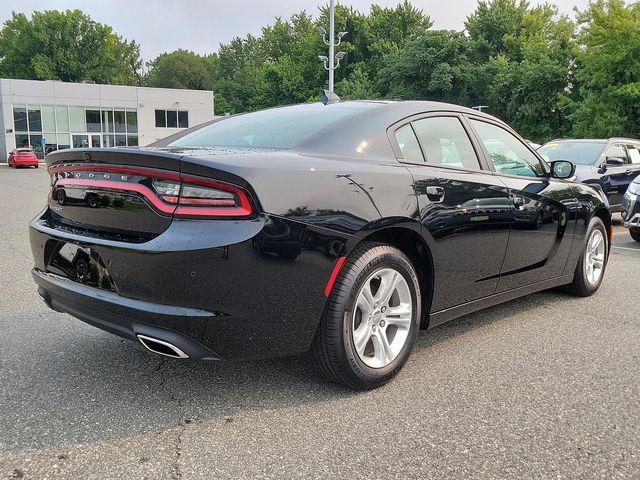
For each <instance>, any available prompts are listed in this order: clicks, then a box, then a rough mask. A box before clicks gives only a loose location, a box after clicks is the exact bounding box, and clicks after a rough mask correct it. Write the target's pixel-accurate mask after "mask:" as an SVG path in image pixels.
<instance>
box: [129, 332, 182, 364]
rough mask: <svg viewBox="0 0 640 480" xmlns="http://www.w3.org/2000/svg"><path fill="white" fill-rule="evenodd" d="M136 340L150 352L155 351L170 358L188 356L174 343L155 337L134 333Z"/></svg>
mask: <svg viewBox="0 0 640 480" xmlns="http://www.w3.org/2000/svg"><path fill="white" fill-rule="evenodd" d="M136 336H137V337H138V340H139V341H140V343H141V344H142V345H144V347H145V348H146V349H147V350H149V351H150V352H153V353H157V354H158V355H164V356H165V357H171V358H189V355H187V354H186V353H184V352H183V351H182V350H180V349H179V348H178V347H176V346H175V345H172V344H171V343H169V342H165V341H164V340H158V339H157V338H153V337H147V336H146V335H136Z"/></svg>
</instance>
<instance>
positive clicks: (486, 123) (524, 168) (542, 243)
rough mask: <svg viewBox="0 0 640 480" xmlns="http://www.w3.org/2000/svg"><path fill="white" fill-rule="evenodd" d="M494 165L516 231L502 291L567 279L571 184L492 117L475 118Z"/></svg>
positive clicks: (572, 204) (573, 215)
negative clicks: (557, 177)
mask: <svg viewBox="0 0 640 480" xmlns="http://www.w3.org/2000/svg"><path fill="white" fill-rule="evenodd" d="M469 123H470V125H471V127H472V128H473V130H474V131H475V132H476V135H477V137H478V139H479V140H480V141H481V142H482V144H483V145H484V149H485V155H486V157H487V159H488V160H489V162H490V167H491V168H492V169H493V170H494V171H495V173H496V176H497V177H499V178H500V180H502V181H503V182H504V183H505V184H506V185H507V186H508V187H509V195H510V204H509V211H510V216H511V232H510V235H509V247H508V248H507V254H506V256H505V259H504V264H503V267H502V271H501V272H500V283H499V285H498V290H497V293H500V292H505V291H508V290H512V289H515V288H519V287H524V286H527V285H531V284H534V283H537V282H541V281H545V280H550V279H553V278H555V277H559V276H561V275H563V274H564V273H566V272H565V266H566V264H567V259H568V257H569V253H570V250H571V243H572V240H573V232H574V227H575V221H576V220H575V219H576V208H577V207H576V205H577V200H576V198H575V196H576V193H575V190H574V188H573V187H572V184H571V182H568V181H562V180H555V179H552V178H549V175H548V173H547V168H546V166H545V165H544V164H543V163H542V160H541V159H540V158H538V156H537V155H536V154H535V153H533V152H532V151H531V149H530V148H529V147H528V146H527V145H526V144H525V143H524V141H522V140H521V139H519V138H518V137H517V136H516V135H514V134H513V133H512V132H510V131H509V130H508V129H506V128H504V127H503V126H502V125H500V124H498V123H497V122H493V121H492V120H490V119H487V118H469Z"/></svg>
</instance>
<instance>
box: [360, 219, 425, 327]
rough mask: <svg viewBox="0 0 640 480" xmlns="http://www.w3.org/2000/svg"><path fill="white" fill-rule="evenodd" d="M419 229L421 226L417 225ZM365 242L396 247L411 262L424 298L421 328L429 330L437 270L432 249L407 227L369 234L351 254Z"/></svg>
mask: <svg viewBox="0 0 640 480" xmlns="http://www.w3.org/2000/svg"><path fill="white" fill-rule="evenodd" d="M417 228H418V229H419V228H420V226H419V225H417ZM363 242H377V243H383V244H386V245H391V246H393V247H396V248H397V249H399V250H400V251H402V253H404V254H405V255H406V256H407V257H408V258H409V260H410V261H411V263H412V265H413V267H414V268H415V269H416V273H417V274H418V280H419V281H420V291H421V297H422V308H421V310H422V313H423V318H422V319H421V325H420V326H421V328H427V327H428V324H429V312H430V311H431V303H432V297H433V291H434V284H435V268H434V260H433V254H432V251H431V248H429V245H428V243H427V241H426V240H425V239H424V238H423V237H422V236H421V235H420V233H419V232H418V231H416V230H415V229H413V228H410V227H407V226H393V227H387V228H382V229H379V230H376V231H374V232H371V233H368V234H367V235H365V236H364V237H362V238H360V239H359V240H358V242H357V243H355V244H354V245H352V248H350V249H349V252H351V251H353V250H354V249H355V248H356V247H357V246H358V245H360V244H362V243H363Z"/></svg>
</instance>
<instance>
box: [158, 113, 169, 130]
mask: <svg viewBox="0 0 640 480" xmlns="http://www.w3.org/2000/svg"><path fill="white" fill-rule="evenodd" d="M166 126H167V112H166V111H165V110H156V127H166Z"/></svg>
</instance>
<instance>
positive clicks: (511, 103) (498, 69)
mask: <svg viewBox="0 0 640 480" xmlns="http://www.w3.org/2000/svg"><path fill="white" fill-rule="evenodd" d="M466 25H467V28H468V29H469V43H470V51H471V53H470V56H471V58H472V59H474V67H473V74H472V79H473V80H472V94H471V97H470V103H473V104H481V105H488V106H489V110H488V111H489V112H490V113H492V114H494V115H496V116H498V117H500V118H502V119H504V120H505V121H507V122H508V123H510V124H511V125H512V126H513V127H514V128H515V129H516V130H518V131H519V132H520V133H522V134H523V135H524V136H526V137H528V138H531V139H533V140H538V141H544V140H547V139H549V138H552V137H558V136H562V135H565V134H567V133H568V132H569V130H570V123H569V120H568V117H567V115H568V110H567V98H569V97H570V96H571V89H570V87H571V85H572V71H571V65H572V61H573V45H574V39H573V35H574V27H575V26H574V24H573V23H572V22H571V21H570V20H569V19H568V18H566V17H564V16H559V15H558V12H557V9H556V8H555V7H552V6H549V5H542V6H537V7H533V8H529V6H528V4H527V3H526V2H516V1H514V0H491V1H489V2H480V3H479V4H478V8H477V9H476V11H475V12H474V13H473V14H472V15H471V16H469V18H468V19H467V22H466Z"/></svg>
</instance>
